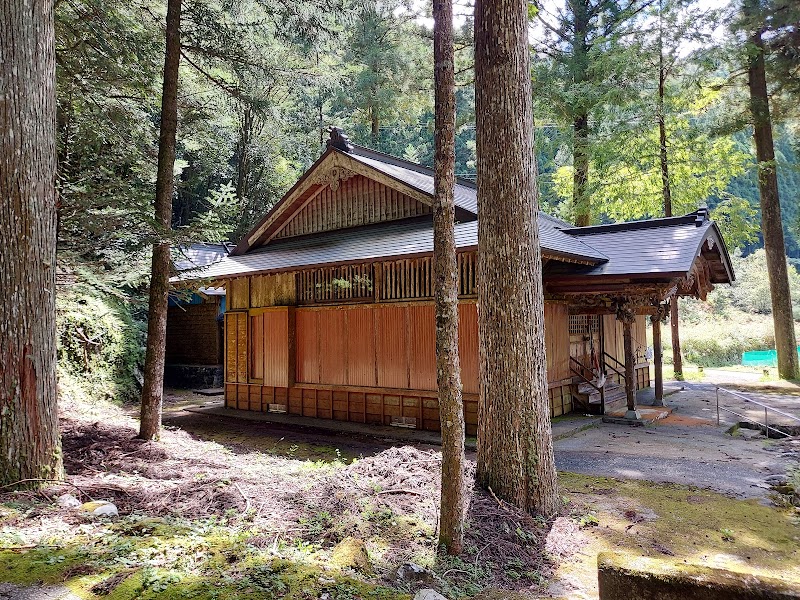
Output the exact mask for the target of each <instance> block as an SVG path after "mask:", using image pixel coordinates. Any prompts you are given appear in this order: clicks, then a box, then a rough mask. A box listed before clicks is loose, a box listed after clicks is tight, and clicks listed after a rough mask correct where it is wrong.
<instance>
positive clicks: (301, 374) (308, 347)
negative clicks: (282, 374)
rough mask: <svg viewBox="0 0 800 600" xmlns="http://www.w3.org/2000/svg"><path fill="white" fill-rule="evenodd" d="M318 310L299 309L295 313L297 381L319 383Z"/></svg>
mask: <svg viewBox="0 0 800 600" xmlns="http://www.w3.org/2000/svg"><path fill="white" fill-rule="evenodd" d="M317 317H318V311H315V310H300V309H298V311H297V313H296V314H295V337H296V340H297V359H296V370H297V376H296V377H297V381H302V382H304V383H320V377H319V326H318V318H317Z"/></svg>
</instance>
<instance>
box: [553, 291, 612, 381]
mask: <svg viewBox="0 0 800 600" xmlns="http://www.w3.org/2000/svg"><path fill="white" fill-rule="evenodd" d="M568 313H569V311H568V309H567V306H566V305H565V304H552V303H547V304H545V305H544V331H545V347H546V352H547V379H548V381H558V380H561V379H565V378H567V377H569V376H570V370H569V350H570V349H569V336H568V335H567V328H568V323H567V320H568V318H569V315H568ZM597 350H598V351H599V350H600V349H599V348H598V349H597Z"/></svg>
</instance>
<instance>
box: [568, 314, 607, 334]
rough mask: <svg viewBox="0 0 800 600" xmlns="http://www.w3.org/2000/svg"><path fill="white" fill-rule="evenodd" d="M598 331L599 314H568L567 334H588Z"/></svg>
mask: <svg viewBox="0 0 800 600" xmlns="http://www.w3.org/2000/svg"><path fill="white" fill-rule="evenodd" d="M599 332H600V316H599V315H570V316H569V334H570V335H589V334H593V333H599Z"/></svg>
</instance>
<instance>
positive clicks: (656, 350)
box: [650, 310, 664, 406]
mask: <svg viewBox="0 0 800 600" xmlns="http://www.w3.org/2000/svg"><path fill="white" fill-rule="evenodd" d="M650 320H651V321H652V322H653V363H654V365H655V372H656V373H655V375H656V384H655V401H654V402H653V406H664V351H663V349H662V348H661V312H660V310H659V312H657V313H656V314H655V315H653V316H652V317H650Z"/></svg>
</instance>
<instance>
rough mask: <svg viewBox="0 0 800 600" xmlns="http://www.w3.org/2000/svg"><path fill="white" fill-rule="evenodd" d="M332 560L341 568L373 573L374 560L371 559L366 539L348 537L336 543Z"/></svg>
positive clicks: (368, 573)
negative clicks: (365, 542)
mask: <svg viewBox="0 0 800 600" xmlns="http://www.w3.org/2000/svg"><path fill="white" fill-rule="evenodd" d="M331 562H333V564H334V565H335V566H337V567H339V568H340V569H353V570H354V571H359V572H361V573H364V574H367V575H370V574H372V562H371V561H370V559H369V553H368V552H367V546H366V544H364V540H360V539H358V538H354V537H350V536H348V537H346V538H344V539H343V540H342V541H341V542H339V543H338V544H336V546H335V547H334V548H333V552H332V553H331Z"/></svg>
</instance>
